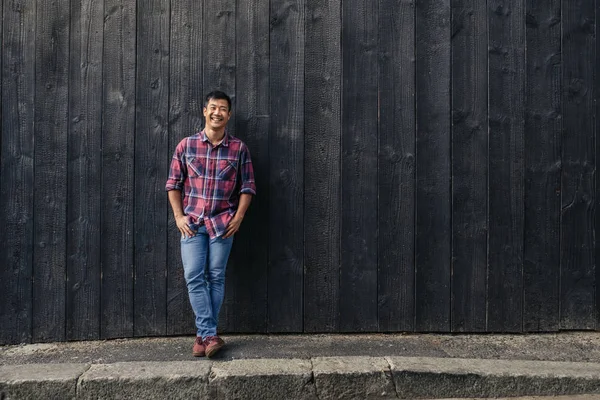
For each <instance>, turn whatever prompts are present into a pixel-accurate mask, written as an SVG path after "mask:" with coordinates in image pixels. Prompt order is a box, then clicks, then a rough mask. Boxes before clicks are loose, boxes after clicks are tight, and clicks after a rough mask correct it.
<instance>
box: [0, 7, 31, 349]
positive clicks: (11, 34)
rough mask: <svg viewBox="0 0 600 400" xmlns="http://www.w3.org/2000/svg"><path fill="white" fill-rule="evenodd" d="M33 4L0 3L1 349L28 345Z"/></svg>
mask: <svg viewBox="0 0 600 400" xmlns="http://www.w3.org/2000/svg"><path fill="white" fill-rule="evenodd" d="M35 22H36V14H35V3H34V2H28V3H20V4H19V5H18V6H17V5H16V4H15V6H12V3H10V4H9V3H8V2H4V13H3V16H2V23H1V25H2V32H3V34H2V88H1V89H2V100H3V101H2V123H1V124H2V139H1V140H2V141H1V146H2V147H1V149H0V220H1V221H2V229H0V243H2V251H0V265H1V266H2V268H0V293H2V301H0V326H1V327H2V329H0V344H12V343H25V342H30V341H31V329H32V327H31V318H32V288H31V280H32V273H33V271H32V268H33V234H34V230H33V196H32V195H31V193H32V191H33V188H34V174H33V173H34V170H33V156H34V141H33V136H34V134H33V129H34V119H33V114H34V112H33V110H34V98H35V97H34V96H35V26H36V25H35Z"/></svg>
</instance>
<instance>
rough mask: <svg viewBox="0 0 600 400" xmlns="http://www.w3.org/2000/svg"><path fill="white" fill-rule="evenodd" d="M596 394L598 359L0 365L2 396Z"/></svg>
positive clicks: (323, 359)
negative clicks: (587, 361) (559, 360)
mask: <svg viewBox="0 0 600 400" xmlns="http://www.w3.org/2000/svg"><path fill="white" fill-rule="evenodd" d="M584 393H587V394H591V393H600V363H576V362H552V361H515V360H483V359H456V358H454V359H451V358H424V357H318V358H313V359H310V360H303V359H245V360H233V361H225V362H218V361H215V362H213V361H209V360H206V359H202V360H197V361H170V362H118V363H113V364H93V365H91V366H90V365H89V364H25V365H11V366H0V398H2V399H5V400H9V399H39V398H47V399H55V398H56V399H110V398H119V399H134V398H144V399H165V398H169V399H215V398H216V399H266V400H269V399H276V400H281V399H318V400H325V399H367V398H368V399H396V398H400V399H409V398H410V399H432V398H450V397H454V398H473V397H513V396H530V395H569V394H572V395H575V394H584Z"/></svg>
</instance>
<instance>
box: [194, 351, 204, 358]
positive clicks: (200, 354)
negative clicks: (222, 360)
mask: <svg viewBox="0 0 600 400" xmlns="http://www.w3.org/2000/svg"><path fill="white" fill-rule="evenodd" d="M192 355H193V356H194V357H204V356H205V355H206V353H205V352H202V353H192Z"/></svg>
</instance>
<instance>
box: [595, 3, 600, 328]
mask: <svg viewBox="0 0 600 400" xmlns="http://www.w3.org/2000/svg"><path fill="white" fill-rule="evenodd" d="M599 18H600V1H596V23H598V21H599V20H600V19H599ZM596 29H597V28H596ZM599 65H600V40H598V39H597V37H596V67H598V66H599ZM594 94H595V97H596V137H595V140H596V160H598V157H600V75H599V74H597V75H596V79H595V83H594ZM595 175H596V210H600V204H598V202H599V201H600V196H599V195H598V191H599V190H600V174H599V173H596V174H595ZM595 216H596V218H595V223H596V226H595V229H596V232H600V212H598V211H596V212H595ZM596 243H598V241H596ZM596 260H600V246H598V244H596ZM599 278H600V268H596V282H598V279H599ZM599 299H600V285H596V318H597V319H596V326H597V327H598V326H600V300H599ZM596 329H597V328H596Z"/></svg>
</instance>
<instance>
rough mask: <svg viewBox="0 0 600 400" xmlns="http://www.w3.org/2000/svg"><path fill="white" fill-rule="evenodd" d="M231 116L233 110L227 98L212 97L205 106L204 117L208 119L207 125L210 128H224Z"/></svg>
mask: <svg viewBox="0 0 600 400" xmlns="http://www.w3.org/2000/svg"><path fill="white" fill-rule="evenodd" d="M230 117H231V111H230V110H229V104H228V103H227V100H225V99H210V100H209V101H208V104H207V105H206V107H204V118H205V119H206V126H207V127H209V128H212V129H221V128H224V127H225V125H227V121H229V118H230Z"/></svg>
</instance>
